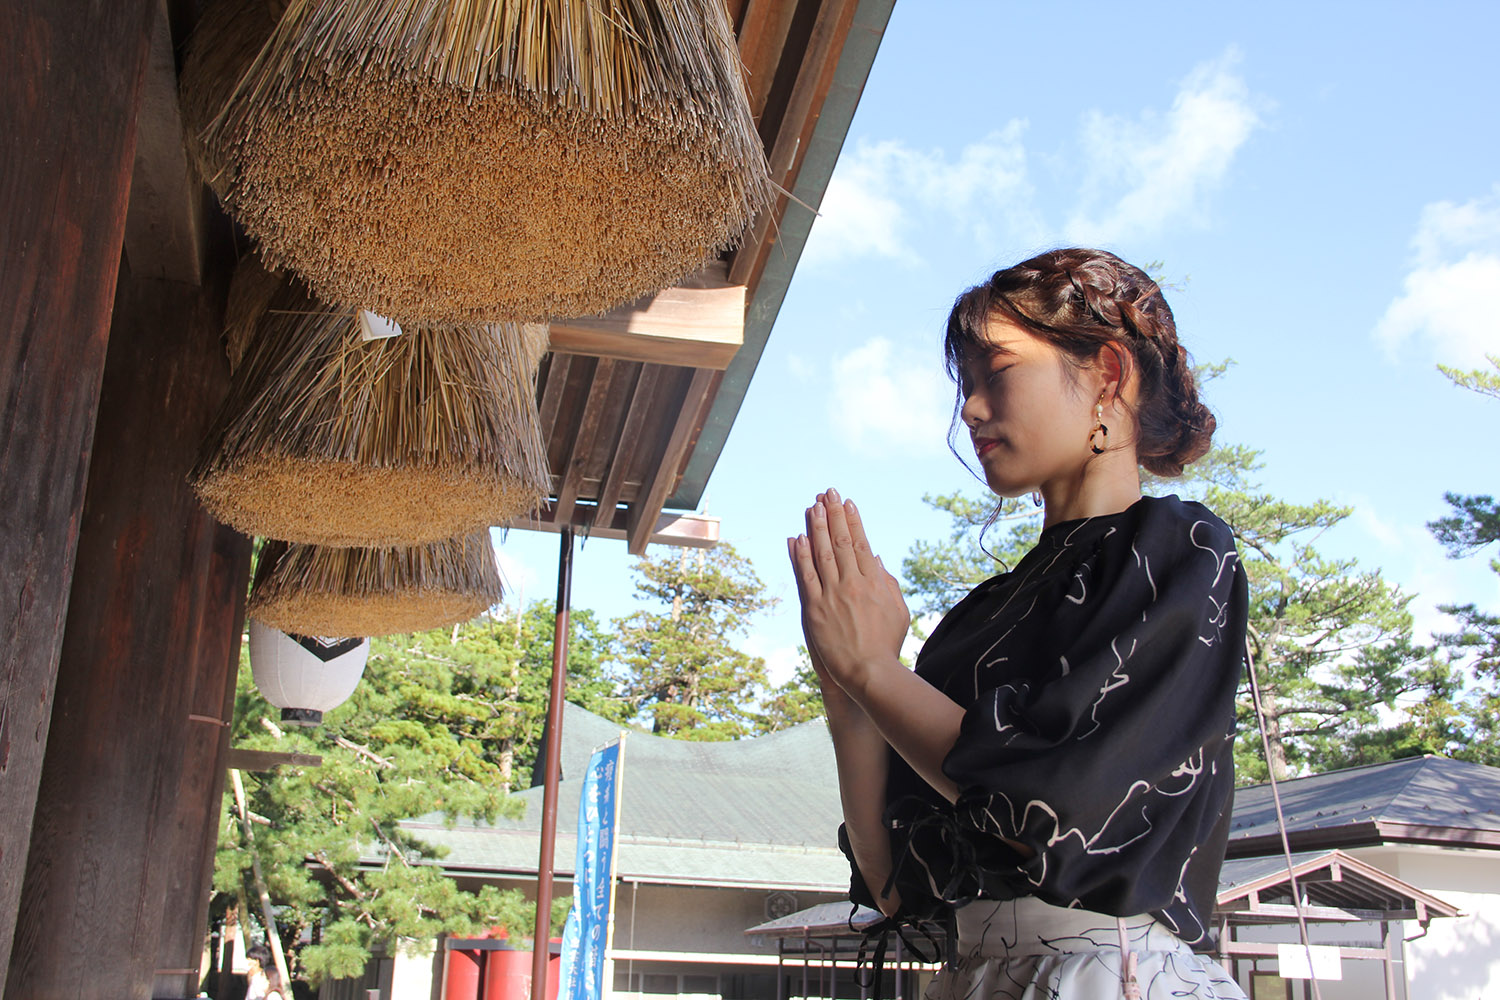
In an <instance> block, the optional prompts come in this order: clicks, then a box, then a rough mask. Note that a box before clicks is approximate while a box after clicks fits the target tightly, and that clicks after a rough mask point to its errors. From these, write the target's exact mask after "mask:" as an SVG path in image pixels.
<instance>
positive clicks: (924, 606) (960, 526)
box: [901, 492, 1042, 614]
mask: <svg viewBox="0 0 1500 1000" xmlns="http://www.w3.org/2000/svg"><path fill="white" fill-rule="evenodd" d="M922 500H923V502H924V503H926V504H927V505H928V506H929V507H932V508H934V509H936V510H941V511H945V512H946V513H947V514H948V515H949V516H951V517H952V518H953V524H952V527H951V529H950V530H949V532H948V537H947V538H944V539H943V540H941V541H938V542H926V541H920V540H919V541H917V542H915V543H913V544H912V547H911V551H910V553H909V554H908V555H907V557H906V558H905V559H903V560H902V561H901V575H902V576H903V577H905V579H906V587H905V591H906V595H907V597H908V598H910V599H912V600H913V601H914V602H915V604H914V607H913V608H912V610H913V611H914V612H915V613H917V614H930V613H934V612H943V611H947V610H948V609H949V608H951V607H953V605H955V604H957V603H958V602H959V600H960V599H961V598H962V597H963V596H964V595H965V594H967V593H968V592H969V591H971V590H973V589H974V588H975V587H976V586H978V585H979V584H980V583H981V582H983V581H984V580H987V579H989V578H990V577H992V576H994V575H995V574H996V573H1003V572H1005V570H1006V569H1007V568H1008V567H1010V566H1014V565H1015V564H1016V563H1017V562H1018V561H1019V560H1020V558H1021V556H1023V555H1025V554H1026V550H1027V549H1029V548H1031V546H1032V544H1033V543H1035V541H1036V536H1037V533H1038V532H1039V531H1040V530H1041V524H1042V519H1041V515H1042V512H1041V510H1040V509H1039V508H1037V507H1036V506H1034V505H1033V504H1032V503H1031V501H1030V500H1027V499H1001V500H1000V501H999V503H998V505H997V504H996V502H995V500H996V498H995V497H993V496H990V497H988V498H981V497H971V496H966V495H964V494H963V493H958V492H955V493H948V494H945V495H942V496H933V495H932V494H930V493H928V494H925V495H924V496H923V497H922ZM1002 525H1003V526H1004V527H1005V529H1006V530H1005V532H1004V534H1002V535H1001V537H1000V538H999V539H998V540H997V539H996V538H995V537H994V532H995V529H996V528H999V527H1001V526H1002Z"/></svg>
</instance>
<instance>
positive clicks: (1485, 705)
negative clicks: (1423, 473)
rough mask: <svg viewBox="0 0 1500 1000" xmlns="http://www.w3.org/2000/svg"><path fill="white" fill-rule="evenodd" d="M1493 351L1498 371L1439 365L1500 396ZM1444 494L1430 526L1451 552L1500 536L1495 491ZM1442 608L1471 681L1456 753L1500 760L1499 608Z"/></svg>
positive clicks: (1457, 700) (1452, 646)
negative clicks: (1443, 509) (1444, 507)
mask: <svg viewBox="0 0 1500 1000" xmlns="http://www.w3.org/2000/svg"><path fill="white" fill-rule="evenodd" d="M1488 357H1489V362H1490V364H1491V366H1493V367H1494V368H1495V369H1496V371H1495V372H1486V371H1483V370H1480V369H1474V370H1472V371H1461V370H1459V369H1456V368H1448V367H1446V366H1443V365H1439V366H1438V367H1439V368H1440V369H1442V372H1443V374H1444V375H1447V376H1448V378H1449V379H1450V380H1452V382H1453V383H1454V384H1455V385H1458V386H1461V387H1463V388H1465V389H1470V390H1472V391H1474V392H1478V393H1480V394H1482V395H1485V396H1490V397H1492V398H1494V399H1500V355H1489V356H1488ZM1443 498H1444V499H1445V500H1446V501H1447V502H1448V506H1449V508H1450V509H1451V513H1449V514H1448V516H1446V517H1441V518H1438V519H1437V520H1436V521H1432V522H1431V523H1429V524H1428V525H1427V527H1428V528H1429V529H1430V530H1431V531H1432V533H1433V536H1434V537H1436V538H1437V540H1438V541H1439V542H1441V543H1442V544H1443V546H1444V547H1445V548H1446V549H1447V550H1448V555H1449V557H1450V558H1453V559H1461V558H1465V557H1469V556H1473V555H1477V554H1479V553H1480V552H1483V551H1484V550H1486V549H1488V548H1489V547H1490V546H1491V545H1494V544H1495V543H1497V542H1500V503H1497V502H1496V501H1495V498H1494V497H1493V496H1461V495H1459V494H1457V493H1446V494H1444V495H1443ZM1490 568H1491V569H1493V570H1494V571H1495V572H1496V573H1500V556H1492V557H1491V559H1490ZM1439 610H1441V611H1443V612H1444V613H1446V614H1449V615H1452V616H1453V618H1454V619H1455V620H1456V621H1457V623H1458V628H1457V631H1454V632H1450V633H1447V634H1444V635H1440V636H1437V640H1438V641H1439V642H1440V643H1441V644H1442V645H1443V647H1444V648H1445V650H1446V651H1447V653H1448V655H1449V657H1450V658H1451V661H1452V662H1453V663H1455V664H1459V665H1461V666H1462V668H1463V669H1464V671H1465V679H1466V680H1467V681H1468V682H1469V685H1468V687H1467V689H1466V690H1465V691H1464V692H1463V693H1462V694H1457V693H1455V694H1454V695H1453V696H1452V698H1451V699H1450V706H1452V708H1453V714H1454V716H1455V717H1456V718H1455V720H1454V722H1453V723H1452V725H1451V728H1452V730H1453V732H1454V744H1455V750H1454V756H1457V757H1460V758H1462V759H1465V760H1474V761H1478V762H1480V763H1484V764H1492V765H1500V614H1492V613H1490V612H1487V611H1483V610H1481V609H1480V607H1479V606H1478V605H1477V604H1474V603H1468V604H1445V605H1442V606H1440V608H1439Z"/></svg>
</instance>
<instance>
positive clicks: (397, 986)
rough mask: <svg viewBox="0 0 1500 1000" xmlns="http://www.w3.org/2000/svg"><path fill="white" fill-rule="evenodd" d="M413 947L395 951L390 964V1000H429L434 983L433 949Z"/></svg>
mask: <svg viewBox="0 0 1500 1000" xmlns="http://www.w3.org/2000/svg"><path fill="white" fill-rule="evenodd" d="M425 944H426V945H427V947H426V948H425V950H424V949H423V948H421V947H418V946H414V945H402V946H400V947H399V948H397V949H396V954H395V955H394V956H393V961H392V963H391V1000H431V998H432V996H433V991H434V988H435V985H436V984H435V983H434V972H435V970H434V968H433V966H434V963H433V952H434V948H433V946H432V944H431V942H426V943H425Z"/></svg>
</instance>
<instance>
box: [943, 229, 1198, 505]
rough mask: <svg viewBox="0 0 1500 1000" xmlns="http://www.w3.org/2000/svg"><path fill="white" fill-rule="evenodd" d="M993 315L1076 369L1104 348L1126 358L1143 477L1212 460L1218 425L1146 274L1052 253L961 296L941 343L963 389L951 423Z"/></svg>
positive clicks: (1079, 254)
mask: <svg viewBox="0 0 1500 1000" xmlns="http://www.w3.org/2000/svg"><path fill="white" fill-rule="evenodd" d="M997 315H998V316H1002V317H1004V318H1006V319H1010V320H1012V321H1014V322H1016V323H1018V324H1020V325H1021V326H1022V327H1024V328H1026V329H1027V330H1029V331H1031V332H1032V333H1034V334H1036V335H1037V336H1038V337H1040V338H1042V339H1043V340H1045V341H1047V342H1048V343H1050V344H1052V345H1053V346H1054V347H1056V348H1057V349H1058V350H1059V351H1061V352H1062V354H1063V356H1064V357H1065V358H1066V359H1068V360H1069V361H1071V362H1072V363H1073V364H1074V365H1076V366H1078V367H1080V368H1081V367H1086V366H1089V365H1091V364H1093V363H1094V362H1095V361H1096V360H1097V359H1098V357H1099V352H1100V351H1101V350H1103V349H1104V348H1105V345H1107V344H1117V345H1119V346H1120V347H1121V348H1123V349H1124V350H1125V351H1126V353H1127V354H1128V355H1129V358H1130V366H1131V368H1132V369H1133V370H1134V372H1135V376H1136V384H1137V387H1138V393H1139V397H1138V401H1137V403H1136V407H1135V418H1136V423H1137V424H1138V426H1139V433H1138V435H1137V439H1136V455H1137V458H1138V459H1139V460H1140V463H1141V465H1142V466H1144V467H1145V469H1146V471H1147V472H1150V473H1153V474H1155V475H1158V476H1179V475H1181V474H1182V469H1183V466H1185V465H1187V464H1188V463H1190V462H1192V461H1195V460H1196V459H1199V458H1201V457H1203V455H1204V453H1206V452H1207V451H1208V446H1209V441H1210V439H1212V437H1213V433H1214V425H1215V421H1214V416H1213V414H1212V413H1210V412H1209V410H1208V407H1206V406H1204V405H1203V403H1202V402H1201V401H1200V400H1199V399H1198V388H1197V385H1196V383H1195V381H1194V379H1193V369H1192V363H1191V361H1190V360H1189V358H1188V354H1187V351H1185V350H1184V349H1183V347H1182V345H1181V344H1179V343H1178V342H1177V324H1176V321H1175V320H1174V319H1173V318H1172V309H1171V307H1170V306H1168V305H1167V300H1166V299H1165V298H1163V297H1162V293H1161V288H1160V287H1158V286H1157V284H1156V282H1155V281H1153V280H1151V278H1150V277H1149V276H1148V275H1147V274H1146V272H1144V271H1142V270H1141V269H1140V268H1138V267H1135V266H1134V265H1131V264H1127V263H1126V262H1125V261H1123V260H1121V259H1120V258H1119V257H1116V256H1115V255H1114V254H1112V253H1109V252H1108V251H1105V250H1090V249H1086V248H1071V249H1066V250H1049V251H1048V252H1046V253H1043V254H1039V255H1037V256H1035V257H1032V258H1031V259H1030V260H1025V261H1022V262H1021V263H1019V264H1016V265H1015V266H1014V267H1007V268H1005V269H1004V270H1001V271H996V272H995V273H994V274H993V275H991V276H990V279H989V280H988V281H986V282H984V283H983V284H980V285H975V286H974V287H973V288H970V289H969V290H968V291H966V292H964V293H963V294H962V295H960V296H959V297H958V299H957V300H956V301H955V302H954V303H953V311H952V312H950V313H949V314H948V332H947V335H946V337H945V338H944V342H943V354H944V356H945V358H946V361H947V369H948V374H949V375H950V376H951V377H952V378H953V380H954V382H956V383H958V385H959V386H960V392H959V395H960V398H959V400H958V403H957V406H956V407H955V411H954V412H955V421H956V420H957V413H958V409H960V408H962V406H963V399H962V394H963V393H962V385H963V377H962V374H963V367H964V363H965V362H966V361H967V360H969V359H970V358H972V357H973V356H974V354H975V352H976V351H983V350H984V346H983V344H984V340H983V332H984V327H985V324H986V323H987V322H988V321H989V320H990V318H991V317H993V316H997Z"/></svg>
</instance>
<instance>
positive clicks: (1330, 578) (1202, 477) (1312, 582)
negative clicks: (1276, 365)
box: [1181, 446, 1441, 779]
mask: <svg viewBox="0 0 1500 1000" xmlns="http://www.w3.org/2000/svg"><path fill="white" fill-rule="evenodd" d="M1261 467H1262V463H1261V461H1260V458H1259V455H1258V453H1256V452H1254V451H1251V450H1250V449H1247V448H1243V447H1234V446H1231V447H1225V448H1216V449H1214V451H1213V452H1211V453H1210V454H1209V455H1208V456H1206V458H1205V459H1204V460H1203V462H1201V463H1199V464H1197V465H1195V466H1192V467H1190V469H1189V475H1188V477H1187V478H1186V479H1184V480H1182V481H1181V483H1182V487H1181V488H1182V491H1183V492H1184V493H1187V494H1189V495H1192V496H1194V497H1195V498H1196V499H1200V500H1201V501H1202V502H1203V503H1204V504H1205V505H1206V506H1207V507H1208V508H1209V509H1210V510H1212V511H1214V512H1215V513H1216V514H1218V515H1219V516H1220V517H1221V518H1223V519H1224V521H1225V522H1226V523H1227V524H1228V525H1229V526H1230V528H1231V530H1232V531H1233V532H1234V535H1235V539H1236V541H1237V542H1238V543H1239V547H1240V556H1241V560H1242V561H1243V563H1244V566H1245V572H1246V576H1247V578H1248V579H1249V583H1250V620H1249V630H1248V631H1249V645H1250V652H1251V655H1252V656H1253V657H1254V659H1255V663H1256V667H1257V669H1258V671H1259V676H1260V678H1261V682H1262V685H1261V687H1262V690H1261V708H1262V709H1263V712H1264V716H1265V724H1266V727H1267V730H1268V733H1269V736H1270V743H1271V767H1272V768H1274V770H1275V772H1276V775H1277V777H1284V776H1286V775H1287V774H1289V773H1291V772H1292V771H1294V770H1295V771H1306V770H1309V769H1311V770H1327V769H1328V768H1330V767H1336V766H1341V765H1343V764H1346V763H1348V762H1349V753H1348V750H1349V748H1350V747H1351V746H1356V745H1357V746H1361V747H1373V746H1388V747H1390V746H1394V745H1395V744H1394V743H1393V742H1392V734H1391V733H1389V732H1387V729H1388V728H1389V725H1390V722H1389V718H1390V713H1391V712H1393V711H1395V710H1396V706H1397V704H1398V702H1405V701H1409V700H1411V699H1412V698H1415V697H1417V696H1418V695H1422V696H1424V697H1425V696H1430V695H1431V694H1432V693H1433V686H1434V685H1439V686H1440V680H1441V672H1440V671H1438V670H1437V668H1436V667H1434V666H1432V665H1431V664H1429V663H1428V661H1429V659H1430V658H1431V656H1432V650H1430V649H1427V648H1425V647H1421V646H1418V645H1415V644H1414V643H1413V642H1412V619H1411V613H1410V611H1409V610H1408V605H1409V604H1410V603H1411V595H1409V594H1405V593H1403V592H1402V591H1401V590H1400V588H1398V587H1395V586H1393V585H1391V584H1389V583H1387V582H1386V581H1385V580H1384V578H1383V577H1382V576H1381V574H1380V571H1379V570H1378V569H1363V568H1361V567H1360V565H1359V563H1358V561H1357V560H1354V559H1331V558H1328V557H1326V556H1324V555H1322V554H1321V553H1319V552H1318V551H1317V549H1316V548H1315V547H1314V546H1315V543H1316V541H1317V540H1318V538H1319V537H1320V536H1321V535H1322V534H1323V532H1325V531H1327V530H1328V529H1329V528H1332V527H1333V526H1335V525H1337V524H1338V523H1339V522H1341V521H1343V520H1344V519H1345V518H1347V517H1348V516H1349V515H1350V514H1351V513H1352V509H1351V508H1349V507H1344V506H1339V505H1335V504H1332V503H1329V502H1328V501H1326V500H1316V501H1313V502H1312V503H1308V504H1298V503H1292V502H1289V501H1286V500H1282V499H1280V498H1278V497H1275V496H1272V495H1270V494H1269V493H1266V492H1265V491H1264V490H1263V489H1261V488H1260V486H1259V484H1258V483H1257V482H1256V481H1255V476H1256V473H1258V472H1259V470H1260V469H1261ZM1240 716H1241V718H1240V723H1241V726H1242V729H1243V730H1244V731H1245V733H1246V734H1247V735H1248V736H1250V737H1254V739H1253V740H1247V739H1245V738H1242V739H1241V741H1240V744H1239V750H1240V753H1239V754H1238V758H1237V762H1236V763H1237V764H1238V766H1239V767H1240V769H1241V773H1242V775H1243V776H1244V777H1246V778H1254V779H1263V778H1264V777H1265V776H1266V773H1267V767H1266V762H1265V760H1264V754H1263V753H1262V752H1261V750H1260V746H1259V738H1258V734H1256V733H1255V715H1254V710H1253V707H1252V705H1251V704H1250V702H1249V699H1248V698H1246V699H1242V702H1241V711H1240Z"/></svg>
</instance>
